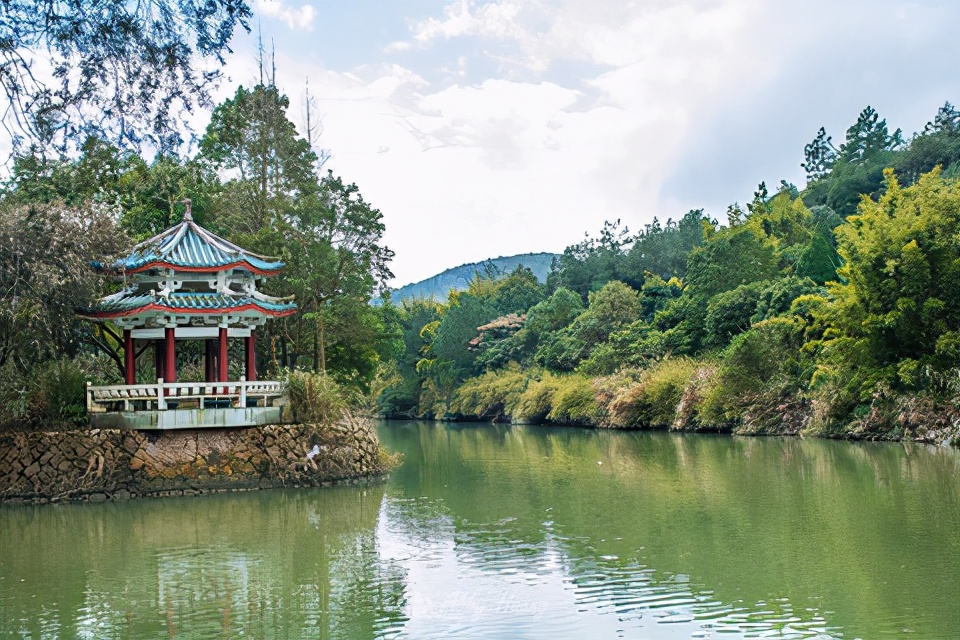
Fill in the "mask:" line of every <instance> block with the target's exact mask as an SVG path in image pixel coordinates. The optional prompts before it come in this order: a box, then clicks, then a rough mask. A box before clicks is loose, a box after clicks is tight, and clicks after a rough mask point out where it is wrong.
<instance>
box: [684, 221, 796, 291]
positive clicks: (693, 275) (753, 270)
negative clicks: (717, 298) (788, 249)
mask: <svg viewBox="0 0 960 640" xmlns="http://www.w3.org/2000/svg"><path fill="white" fill-rule="evenodd" d="M776 273H777V256H776V252H775V251H774V246H773V244H772V243H771V242H769V241H768V240H767V239H766V237H765V236H764V234H763V232H762V231H759V232H758V231H756V230H754V229H752V228H750V227H749V226H747V225H740V226H737V227H731V228H728V229H724V230H722V231H719V232H717V233H716V234H715V235H713V236H712V237H711V238H710V239H709V241H708V242H707V243H705V244H703V245H701V246H699V247H697V248H696V249H694V250H693V251H691V252H690V256H689V257H688V258H687V282H688V284H689V286H690V288H691V289H692V290H693V292H695V293H699V294H703V295H706V296H707V297H711V296H714V295H716V294H718V293H720V292H722V291H728V290H730V289H733V288H735V287H737V286H739V285H741V284H749V283H750V282H755V281H757V280H766V279H769V278H772V277H774V275H775V274H776Z"/></svg>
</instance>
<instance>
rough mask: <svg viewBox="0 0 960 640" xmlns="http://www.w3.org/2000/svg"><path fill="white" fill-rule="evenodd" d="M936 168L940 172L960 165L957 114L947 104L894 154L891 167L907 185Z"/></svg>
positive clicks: (959, 125)
mask: <svg viewBox="0 0 960 640" xmlns="http://www.w3.org/2000/svg"><path fill="white" fill-rule="evenodd" d="M938 165H939V166H940V167H942V168H943V169H944V170H948V169H950V168H951V167H958V166H960V111H958V110H957V109H956V108H954V106H953V105H952V104H950V103H949V102H947V103H945V104H944V105H943V106H942V107H940V109H939V110H938V111H937V115H936V116H935V117H934V119H933V121H931V122H928V123H927V125H926V126H925V127H924V128H923V132H922V133H921V134H920V135H917V136H914V138H913V139H912V140H911V141H910V145H909V146H908V147H907V148H906V149H904V150H903V152H902V153H900V154H898V155H897V158H896V162H895V165H894V166H895V167H896V169H897V174H898V175H899V176H900V179H901V180H905V181H906V182H907V183H908V184H909V183H913V182H916V180H917V179H918V178H919V177H920V176H921V175H923V174H924V173H927V172H929V171H932V170H933V168H934V167H936V166H938Z"/></svg>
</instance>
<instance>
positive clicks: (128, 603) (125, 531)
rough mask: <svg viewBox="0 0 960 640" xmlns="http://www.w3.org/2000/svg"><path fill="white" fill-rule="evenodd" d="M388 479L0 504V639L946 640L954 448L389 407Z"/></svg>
mask: <svg viewBox="0 0 960 640" xmlns="http://www.w3.org/2000/svg"><path fill="white" fill-rule="evenodd" d="M380 435H381V440H382V441H383V443H384V444H385V445H386V446H387V447H388V448H389V449H390V450H392V451H400V452H402V453H403V454H404V457H405V460H404V463H403V465H402V466H401V467H400V468H399V469H397V470H396V471H394V472H393V474H392V476H391V478H390V480H389V481H388V482H387V483H386V484H377V485H371V486H347V487H338V488H333V489H301V490H274V491H259V492H250V493H236V494H217V495H206V496H200V497H192V498H167V499H162V500H142V501H131V502H119V503H104V504H77V505H55V506H50V505H46V506H36V507H7V508H2V509H0V637H3V638H7V637H14V638H235V637H250V638H549V639H551V640H559V639H561V638H648V639H653V638H818V639H821V640H823V639H826V638H848V639H853V638H862V639H863V640H873V639H875V638H900V637H907V638H924V639H930V640H934V639H935V640H945V639H949V638H957V637H960V454H958V452H957V451H955V450H948V449H937V448H933V447H928V446H917V445H913V444H910V443H906V444H890V443H849V442H837V441H828V440H813V439H801V438H739V437H729V436H709V435H695V434H683V435H677V434H669V433H650V432H619V431H603V430H589V429H575V428H549V427H523V426H503V425H488V424H470V425H447V424H439V423H430V422H386V423H382V424H381V426H380Z"/></svg>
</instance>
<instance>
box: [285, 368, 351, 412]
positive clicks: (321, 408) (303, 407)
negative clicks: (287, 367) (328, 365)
mask: <svg viewBox="0 0 960 640" xmlns="http://www.w3.org/2000/svg"><path fill="white" fill-rule="evenodd" d="M287 395H288V398H289V399H290V409H291V411H292V412H293V420H294V422H299V423H305V424H327V423H330V422H333V421H335V420H337V419H338V418H340V416H341V415H343V412H344V411H345V410H346V409H348V408H350V407H351V406H353V405H355V404H356V400H357V398H356V397H355V394H354V393H352V392H351V391H349V390H348V389H346V388H345V387H343V386H342V385H340V384H338V383H337V381H336V380H334V379H333V378H331V377H330V376H327V375H323V374H321V373H310V372H306V371H291V372H289V373H288V375H287Z"/></svg>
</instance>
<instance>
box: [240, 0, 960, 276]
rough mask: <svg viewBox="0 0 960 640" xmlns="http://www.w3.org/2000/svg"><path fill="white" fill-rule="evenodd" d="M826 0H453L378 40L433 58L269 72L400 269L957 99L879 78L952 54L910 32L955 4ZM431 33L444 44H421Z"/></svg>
mask: <svg viewBox="0 0 960 640" xmlns="http://www.w3.org/2000/svg"><path fill="white" fill-rule="evenodd" d="M832 6H833V5H820V4H815V6H813V7H812V8H811V7H806V6H804V7H794V6H792V5H791V6H790V7H786V6H784V5H781V4H770V3H764V2H759V1H758V0H716V1H709V2H692V3H685V4H677V3H673V2H648V1H644V2H637V3H627V2H619V1H614V0H609V1H607V2H603V1H602V0H567V1H565V2H562V3H557V4H547V3H545V2H529V3H526V2H525V3H522V4H521V3H519V2H516V1H512V0H497V1H495V2H490V3H486V4H480V3H477V2H470V1H467V2H458V3H456V4H452V5H449V6H448V7H447V8H446V9H445V10H444V12H443V14H442V15H441V16H438V17H436V18H432V19H427V20H421V21H419V22H416V23H415V24H414V25H413V27H412V32H411V36H410V38H409V39H408V40H405V41H396V42H394V43H393V44H391V45H388V46H387V48H386V51H387V52H388V53H393V52H396V53H399V52H403V51H409V50H410V49H420V50H421V51H425V52H428V55H426V56H424V55H419V56H418V57H414V58H413V60H412V61H411V60H407V59H406V58H395V59H397V60H400V59H404V60H407V64H408V65H414V64H416V65H423V66H413V67H411V68H405V67H403V66H399V65H392V64H383V63H374V62H371V63H370V64H367V65H365V66H361V67H358V68H353V69H349V70H347V69H343V70H338V71H334V70H331V69H326V68H324V67H323V66H322V65H321V64H320V63H319V59H320V55H321V53H322V52H319V51H317V52H314V53H312V54H307V55H304V53H303V52H302V51H300V52H298V51H285V50H283V49H282V48H281V50H279V51H278V52H277V57H278V59H277V69H278V73H279V74H280V78H279V79H278V80H279V82H280V84H281V86H283V87H284V88H285V89H286V90H287V93H288V94H289V95H290V98H291V101H292V103H293V104H294V105H297V104H298V96H299V95H300V94H301V93H302V90H301V89H300V87H301V86H302V82H303V81H302V78H304V77H306V76H309V77H310V88H311V94H312V95H314V96H316V97H317V99H318V102H319V107H320V111H321V114H322V115H323V119H324V136H323V139H322V140H321V144H322V145H323V146H324V147H326V148H330V149H331V150H332V152H333V159H332V160H331V162H330V165H329V166H330V167H331V168H332V169H334V171H335V172H337V173H339V174H341V175H343V176H344V178H345V179H347V180H349V181H355V182H357V184H358V185H359V186H360V188H361V191H362V192H363V194H364V197H365V198H366V199H367V200H368V201H370V202H372V203H373V204H374V205H375V206H377V207H379V208H380V209H381V210H382V211H383V214H384V221H385V223H386V227H387V232H386V233H387V235H386V241H387V243H388V244H389V245H390V246H391V248H393V249H394V250H395V251H396V252H397V256H396V259H395V262H394V271H395V273H396V274H397V282H398V284H403V283H406V282H409V281H413V280H417V279H420V278H424V277H428V276H430V275H433V274H435V273H437V272H439V271H441V270H442V269H444V268H447V267H450V266H453V265H456V264H461V263H464V262H471V261H477V260H482V259H484V258H487V257H491V256H497V255H509V254H512V253H522V252H529V251H540V250H550V251H562V249H563V247H564V246H566V245H567V244H570V243H572V242H576V241H577V240H578V239H579V238H581V237H582V236H583V233H584V232H585V231H590V232H595V231H596V230H598V229H599V228H600V227H601V225H602V224H603V221H604V220H612V219H617V218H620V219H622V220H623V221H624V222H625V223H627V224H629V225H630V226H631V228H637V227H640V226H642V225H643V224H644V223H647V222H649V221H650V220H651V219H652V217H653V216H654V215H656V216H659V217H660V218H661V219H665V218H667V217H674V218H677V217H679V216H681V215H683V213H684V212H685V211H686V210H687V209H688V208H692V207H701V206H706V207H707V213H708V214H710V215H713V216H721V215H722V213H723V211H724V209H725V207H726V205H727V204H729V203H730V202H732V201H734V200H741V201H742V200H743V199H744V198H746V197H749V195H750V193H752V189H753V188H754V187H755V185H756V184H757V182H759V181H760V180H766V181H767V184H768V185H769V184H776V183H777V181H778V180H779V179H780V178H786V179H792V180H796V179H798V178H797V176H796V173H798V172H799V162H800V161H801V159H802V158H801V154H802V148H803V144H805V142H808V141H809V139H806V140H804V139H802V138H804V137H807V136H808V134H809V137H812V135H813V134H814V133H815V132H816V129H817V128H818V127H819V126H821V125H822V124H826V125H828V129H829V130H830V132H831V133H832V134H833V135H834V137H835V139H836V138H838V137H840V136H842V132H843V127H845V126H847V125H849V124H850V123H851V122H852V121H853V120H855V118H856V113H857V111H859V109H860V108H862V107H863V106H865V105H866V104H868V103H874V104H875V106H877V107H878V109H880V111H881V114H882V115H884V116H885V117H888V122H890V124H891V125H892V126H903V127H904V128H906V129H908V131H912V130H913V129H910V128H909V127H911V126H917V125H918V126H919V127H922V121H921V122H919V123H917V124H914V123H911V122H904V121H903V120H901V119H898V118H896V117H894V115H893V113H894V112H890V114H888V110H887V109H888V108H885V105H887V104H889V105H891V107H889V108H892V106H893V105H897V104H909V105H911V106H910V108H911V109H913V110H914V111H929V113H927V114H926V116H927V117H928V118H929V117H932V115H933V113H934V112H935V110H936V107H937V106H939V104H942V102H943V100H945V99H950V100H951V101H953V102H957V101H958V98H960V96H957V95H955V92H956V90H955V89H954V90H953V95H950V92H949V91H946V92H944V91H945V90H944V89H942V87H943V86H945V85H946V84H947V83H948V81H941V82H940V83H939V84H935V83H934V84H930V87H929V88H927V89H925V93H923V95H922V97H923V101H924V102H923V105H922V109H921V108H920V107H917V106H916V103H917V101H918V100H919V99H920V98H918V97H916V96H919V95H920V93H919V92H918V91H916V90H913V91H912V92H905V91H898V90H897V89H896V87H895V84H896V83H893V84H890V83H877V82H875V81H873V80H870V78H873V77H879V78H889V77H893V76H896V77H898V78H899V80H898V83H899V84H903V83H907V84H908V85H910V86H920V85H922V84H923V82H922V81H921V80H919V79H918V78H921V77H922V75H921V74H919V73H914V74H912V75H910V74H904V73H898V72H896V69H897V68H896V67H895V68H894V69H893V70H891V72H890V73H887V74H884V70H885V67H886V66H888V65H891V64H899V65H908V64H916V62H917V61H924V60H928V62H927V63H926V64H930V65H934V64H938V63H936V61H937V60H939V59H940V58H944V59H945V60H948V59H950V56H948V55H946V53H944V52H943V51H941V52H940V53H939V54H938V55H939V57H930V55H929V52H930V51H932V50H935V48H937V49H942V48H943V47H944V46H946V45H944V42H945V41H944V40H943V39H942V38H941V39H937V38H927V39H925V38H922V37H919V36H918V34H930V33H931V31H932V29H933V28H932V27H931V26H930V25H938V24H940V25H946V24H950V23H951V20H950V17H951V16H952V15H955V13H956V11H955V10H953V9H948V8H944V7H946V5H944V7H940V8H938V9H936V10H934V9H924V11H920V10H919V9H916V10H914V9H911V10H910V11H909V12H908V14H907V15H906V16H903V15H901V16H900V17H899V18H898V17H896V14H895V12H893V11H889V12H886V11H883V10H880V9H878V10H876V11H871V12H870V15H869V16H867V17H866V18H865V17H864V16H863V15H860V14H861V10H860V9H853V8H850V9H846V8H837V9H833V10H830V7H832ZM861 9H862V7H861ZM924 12H926V13H924ZM951 12H953V13H951ZM865 20H866V22H865ZM898 21H899V23H900V24H898ZM943 28H946V27H943ZM458 38H463V41H462V42H463V45H464V46H462V47H459V46H457V45H458V42H457V39H458ZM440 42H447V44H448V45H449V46H445V47H442V48H440V47H438V52H439V51H441V50H442V54H439V55H437V56H436V57H430V55H429V49H430V46H431V45H432V44H436V43H440ZM934 43H936V44H934ZM950 47H952V49H950V50H951V51H953V52H954V53H956V52H957V48H958V46H957V45H956V44H953V45H950ZM894 52H896V53H897V55H892V54H893V53H894ZM376 53H377V54H378V55H380V54H382V53H383V51H380V52H376ZM888 53H890V54H891V55H890V56H888V55H887V54H888ZM441 55H442V57H441ZM386 58H387V59H388V60H390V59H392V58H393V57H392V56H390V55H388V56H386ZM491 60H494V61H495V62H494V65H496V64H497V62H496V61H502V66H500V68H499V69H492V68H491V65H490V61H491ZM510 65H514V66H516V65H519V66H522V67H523V69H525V70H526V72H525V73H519V74H513V73H512V70H513V67H511V66H510ZM578 65H579V66H578ZM943 65H948V63H947V62H946V61H945V62H944V63H943ZM935 69H936V70H935V71H934V72H933V73H934V74H935V75H939V76H943V77H947V75H948V74H945V72H944V70H943V67H942V66H941V67H936V68H935ZM478 74H483V75H478ZM891 74H893V75H891ZM232 75H234V77H237V74H235V73H234V74H232ZM438 78H439V79H438ZM910 83H913V84H910ZM887 84H890V86H889V87H887V86H886V85H887ZM881 90H882V91H881ZM928 93H929V94H931V95H932V96H933V97H932V98H930V100H933V102H931V104H930V106H927V102H929V101H930V100H928V99H927V98H928V96H927V94H928ZM911 94H912V95H914V97H913V98H911V97H910V95H911ZM881 98H882V99H881ZM884 101H886V102H884ZM905 108H906V107H905ZM300 111H301V110H300V109H298V108H297V107H296V106H294V107H293V108H292V109H291V114H292V115H294V116H295V115H297V114H299V112H300ZM902 113H906V112H905V111H904V112H902ZM831 114H835V115H831ZM827 115H829V116H830V117H832V118H834V119H833V120H830V119H827ZM909 115H911V116H912V115H913V111H910V112H909ZM835 121H838V122H840V123H841V124H840V125H833V124H831V123H833V122H835ZM843 123H846V124H843ZM841 125H842V126H841ZM798 136H799V137H798ZM791 172H793V173H791ZM712 189H713V190H712ZM718 194H719V195H718Z"/></svg>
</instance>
